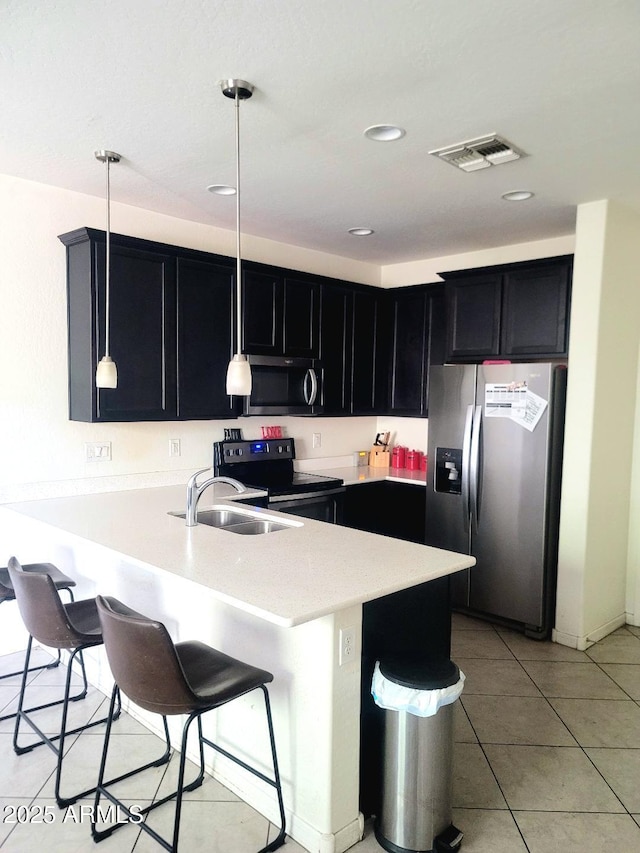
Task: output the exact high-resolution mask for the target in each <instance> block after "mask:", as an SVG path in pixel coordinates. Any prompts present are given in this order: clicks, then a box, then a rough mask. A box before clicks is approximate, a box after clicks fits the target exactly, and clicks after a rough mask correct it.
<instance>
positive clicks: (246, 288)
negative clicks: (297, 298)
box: [242, 269, 283, 355]
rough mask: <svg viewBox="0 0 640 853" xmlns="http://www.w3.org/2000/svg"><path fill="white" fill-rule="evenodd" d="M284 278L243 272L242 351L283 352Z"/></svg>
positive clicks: (267, 353)
mask: <svg viewBox="0 0 640 853" xmlns="http://www.w3.org/2000/svg"><path fill="white" fill-rule="evenodd" d="M282 306H283V290H282V278H281V277H280V276H278V275H276V274H271V273H264V272H255V271H253V270H247V269H244V270H243V272H242V351H243V352H245V353H250V354H251V355H282V338H283V325H282Z"/></svg>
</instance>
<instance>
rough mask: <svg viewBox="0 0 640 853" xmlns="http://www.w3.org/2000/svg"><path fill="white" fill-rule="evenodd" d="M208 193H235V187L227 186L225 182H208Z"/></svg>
mask: <svg viewBox="0 0 640 853" xmlns="http://www.w3.org/2000/svg"><path fill="white" fill-rule="evenodd" d="M207 189H208V190H209V192H210V193H215V195H235V194H236V188H235V187H229V186H227V185H226V184H210V186H208V187H207Z"/></svg>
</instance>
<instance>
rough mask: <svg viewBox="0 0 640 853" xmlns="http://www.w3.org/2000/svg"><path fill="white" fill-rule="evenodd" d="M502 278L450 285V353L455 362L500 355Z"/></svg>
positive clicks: (454, 282)
mask: <svg viewBox="0 0 640 853" xmlns="http://www.w3.org/2000/svg"><path fill="white" fill-rule="evenodd" d="M501 304H502V278H501V276H499V275H490V276H478V277H473V276H472V277H469V278H460V279H456V280H454V281H451V282H449V281H448V282H447V317H448V353H449V357H450V358H451V359H458V360H462V361H464V360H465V359H466V358H470V357H472V358H477V357H479V356H485V357H486V356H492V355H494V356H496V355H498V353H499V352H500V306H501Z"/></svg>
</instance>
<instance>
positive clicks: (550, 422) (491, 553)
mask: <svg viewBox="0 0 640 853" xmlns="http://www.w3.org/2000/svg"><path fill="white" fill-rule="evenodd" d="M566 376H567V370H566V366H565V365H563V364H558V363H539V364H538V363H532V364H482V365H470V364H464V365H462V364H447V365H444V366H439V367H433V368H432V370H431V373H430V379H429V383H430V384H429V449H428V458H429V477H428V482H427V510H426V511H427V519H426V529H427V544H428V545H434V546H436V547H438V548H446V549H449V550H452V551H460V552H463V553H470V554H472V555H473V556H474V557H475V558H476V565H475V566H474V567H473V568H471V569H467V570H465V571H464V572H458V573H457V574H456V575H454V576H453V577H452V601H453V606H454V608H455V609H458V610H461V611H463V612H468V613H471V614H474V615H479V616H485V617H486V618H488V619H493V620H494V621H499V622H503V623H505V624H510V625H513V626H514V627H518V628H521V629H524V631H525V633H526V634H528V635H529V636H533V637H540V638H543V637H546V636H548V634H549V632H550V630H551V628H552V627H553V615H554V609H555V588H556V571H557V558H558V525H559V514H560V482H561V468H562V445H563V435H564V408H565V396H566Z"/></svg>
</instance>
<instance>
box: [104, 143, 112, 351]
mask: <svg viewBox="0 0 640 853" xmlns="http://www.w3.org/2000/svg"><path fill="white" fill-rule="evenodd" d="M110 161H111V157H110V156H109V154H107V156H106V157H105V163H106V164H107V244H106V264H105V272H106V281H105V333H104V354H105V357H107V358H108V357H109V311H110V304H109V303H110V292H111V287H110V283H111V181H110V180H109V165H110Z"/></svg>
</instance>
